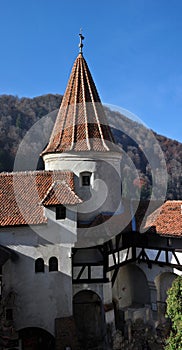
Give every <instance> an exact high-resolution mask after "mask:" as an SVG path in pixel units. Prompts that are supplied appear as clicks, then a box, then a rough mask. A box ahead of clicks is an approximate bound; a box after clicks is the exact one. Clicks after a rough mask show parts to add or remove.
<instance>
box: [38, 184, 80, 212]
mask: <svg viewBox="0 0 182 350" xmlns="http://www.w3.org/2000/svg"><path fill="white" fill-rule="evenodd" d="M60 203H61V204H65V205H66V204H67V205H75V204H79V203H82V200H81V199H80V198H79V197H78V196H77V195H76V193H75V192H74V191H73V190H71V188H70V187H69V186H68V185H67V184H66V183H65V182H60V181H56V182H54V183H53V184H52V186H51V187H50V188H49V190H48V192H47V193H46V196H45V197H44V199H43V200H42V204H43V205H44V206H49V205H50V206H51V205H58V204H60Z"/></svg>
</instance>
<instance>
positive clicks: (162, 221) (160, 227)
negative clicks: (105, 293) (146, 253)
mask: <svg viewBox="0 0 182 350" xmlns="http://www.w3.org/2000/svg"><path fill="white" fill-rule="evenodd" d="M145 227H146V228H147V227H149V228H150V227H152V228H153V229H154V230H155V232H156V233H158V234H161V235H165V236H182V200H169V201H166V202H165V203H164V204H163V205H162V206H161V207H159V208H158V209H157V210H155V211H154V212H153V213H152V214H151V215H149V216H148V218H147V221H146V224H145Z"/></svg>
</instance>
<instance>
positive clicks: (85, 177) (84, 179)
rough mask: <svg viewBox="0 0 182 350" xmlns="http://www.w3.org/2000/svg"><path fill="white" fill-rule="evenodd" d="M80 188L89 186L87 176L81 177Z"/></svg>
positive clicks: (88, 177)
mask: <svg viewBox="0 0 182 350" xmlns="http://www.w3.org/2000/svg"><path fill="white" fill-rule="evenodd" d="M82 186H90V176H89V175H83V176H82Z"/></svg>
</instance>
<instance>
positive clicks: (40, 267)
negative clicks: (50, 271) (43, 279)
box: [35, 258, 44, 272]
mask: <svg viewBox="0 0 182 350" xmlns="http://www.w3.org/2000/svg"><path fill="white" fill-rule="evenodd" d="M35 272H44V260H43V259H42V258H38V259H36V260H35Z"/></svg>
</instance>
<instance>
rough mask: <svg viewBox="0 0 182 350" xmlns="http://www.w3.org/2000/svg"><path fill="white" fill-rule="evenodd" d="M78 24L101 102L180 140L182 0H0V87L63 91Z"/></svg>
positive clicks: (30, 92) (17, 91) (22, 92)
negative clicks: (124, 110) (133, 115)
mask: <svg viewBox="0 0 182 350" xmlns="http://www.w3.org/2000/svg"><path fill="white" fill-rule="evenodd" d="M80 27H82V28H83V35H84V36H85V40H84V57H85V58H86V60H87V63H88V65H89V68H90V70H91V73H92V76H93V78H94V80H95V83H96V85H97V89H98V91H99V94H100V97H101V99H102V102H103V103H107V104H113V105H117V106H120V107H122V108H125V109H127V110H129V111H130V112H132V113H134V114H136V115H137V116H138V117H139V118H140V119H141V120H142V121H144V122H145V123H146V124H147V126H148V127H149V128H151V129H153V130H155V131H156V132H158V133H160V134H162V135H165V136H168V137H170V138H172V139H176V140H178V141H181V142H182V121H181V120H182V1H181V0H127V1H126V0H112V1H107V0H105V1H103V0H101V1H99V0H97V1H96V0H91V1H87V0H77V1H74V0H66V1H62V0H26V1H25V0H16V1H15V0H1V1H0V35H1V54H0V94H13V95H18V96H19V97H22V96H26V97H34V96H38V95H42V94H46V93H59V94H63V93H64V91H65V87H66V84H67V80H68V77H69V74H70V70H71V68H72V64H73V62H74V60H75V58H76V56H77V54H78V43H79V37H78V33H79V29H80Z"/></svg>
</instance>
